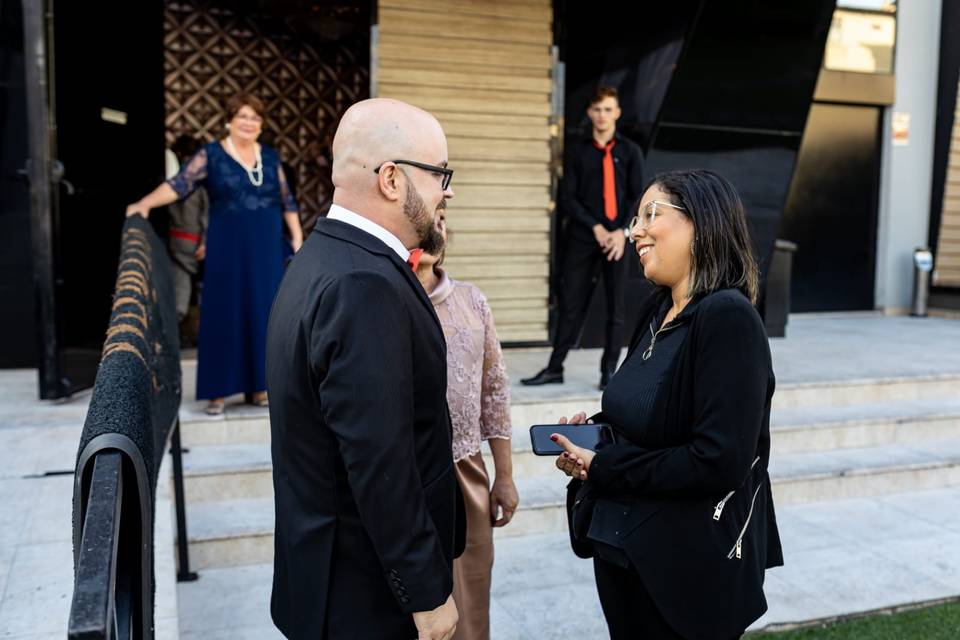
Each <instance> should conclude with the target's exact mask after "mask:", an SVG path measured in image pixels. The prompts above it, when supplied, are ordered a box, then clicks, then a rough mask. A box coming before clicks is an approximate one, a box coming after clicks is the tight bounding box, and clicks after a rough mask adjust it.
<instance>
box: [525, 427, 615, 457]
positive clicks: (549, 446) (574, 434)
mask: <svg viewBox="0 0 960 640" xmlns="http://www.w3.org/2000/svg"><path fill="white" fill-rule="evenodd" d="M554 433H559V434H560V435H562V436H565V437H566V438H567V439H569V440H570V442H572V443H573V444H575V445H577V446H578V447H583V448H584V449H590V450H591V451H599V450H600V449H602V448H604V447H605V446H607V445H609V444H613V429H611V428H610V425H608V424H535V425H533V426H532V427H530V442H531V443H532V444H533V452H534V453H535V454H536V455H538V456H558V455H560V454H561V453H563V447H561V446H560V445H558V444H557V443H556V442H554V441H553V440H551V439H550V436H551V435H553V434H554Z"/></svg>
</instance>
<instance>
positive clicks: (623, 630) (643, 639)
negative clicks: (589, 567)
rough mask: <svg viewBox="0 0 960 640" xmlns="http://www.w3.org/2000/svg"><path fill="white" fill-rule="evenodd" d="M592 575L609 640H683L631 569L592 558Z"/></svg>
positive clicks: (638, 575) (638, 576) (637, 575)
mask: <svg viewBox="0 0 960 640" xmlns="http://www.w3.org/2000/svg"><path fill="white" fill-rule="evenodd" d="M593 573H594V577H595V579H596V581H597V593H598V594H599V595H600V606H601V607H602V608H603V617H604V618H606V620H607V628H608V629H609V630H610V640H684V638H683V636H681V635H680V634H678V633H677V632H676V631H674V630H673V628H671V627H670V625H669V624H667V621H666V620H664V618H663V615H661V614H660V610H659V609H657V605H656V604H655V603H654V602H653V598H651V597H650V592H649V591H647V588H646V587H645V586H644V584H643V581H642V580H641V579H640V574H638V573H637V572H636V571H634V570H633V569H632V568H631V569H622V568H620V567H618V566H617V565H615V564H612V563H609V562H606V561H604V560H601V559H599V558H596V557H595V558H594V559H593ZM691 615H694V614H691ZM739 637H740V636H739V635H738V636H736V638H739ZM736 638H734V639H732V640H736Z"/></svg>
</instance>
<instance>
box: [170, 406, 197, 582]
mask: <svg viewBox="0 0 960 640" xmlns="http://www.w3.org/2000/svg"><path fill="white" fill-rule="evenodd" d="M170 455H171V456H173V499H174V502H175V504H176V507H177V582H193V581H194V580H196V579H197V578H198V577H199V576H197V573H196V572H195V571H190V549H189V542H188V540H187V507H186V504H185V501H184V497H183V451H182V448H181V446H180V418H177V422H176V424H175V425H174V426H173V435H172V436H171V438H170Z"/></svg>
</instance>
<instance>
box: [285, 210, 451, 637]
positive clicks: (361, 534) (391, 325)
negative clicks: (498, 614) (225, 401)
mask: <svg viewBox="0 0 960 640" xmlns="http://www.w3.org/2000/svg"><path fill="white" fill-rule="evenodd" d="M446 371H447V369H446V344H445V342H444V337H443V332H442V330H441V328H440V323H439V321H438V320H437V317H436V314H435V313H434V311H433V306H432V305H431V304H430V300H429V299H428V298H427V295H426V293H425V292H424V291H423V288H422V287H421V286H420V283H419V282H418V281H417V279H416V278H415V276H414V274H413V273H412V272H411V270H410V267H409V266H407V265H406V264H405V263H404V262H403V261H402V260H401V259H400V258H399V257H398V256H397V254H396V253H395V252H394V251H393V250H392V249H390V248H389V247H387V246H386V245H385V244H384V243H383V242H381V241H380V240H379V239H377V238H375V237H374V236H372V235H370V234H367V233H366V232H364V231H361V230H359V229H357V228H355V227H352V226H350V225H347V224H345V223H343V222H340V221H337V220H327V219H321V220H318V221H317V225H316V227H315V230H314V231H313V233H312V234H311V236H310V238H309V239H308V240H307V241H306V242H305V243H304V245H303V248H302V249H301V250H300V252H299V253H298V254H297V255H296V257H295V259H294V260H293V261H292V262H291V264H290V266H289V268H288V269H287V272H286V274H285V275H284V279H283V282H282V284H281V286H280V289H279V292H278V293H277V298H276V300H275V302H274V305H273V310H272V312H271V316H270V325H269V329H268V335H267V387H268V390H269V392H270V427H271V435H272V455H273V482H274V491H275V496H276V497H275V500H276V538H275V555H274V578H273V595H272V600H271V613H272V615H273V620H274V622H275V623H276V625H277V627H278V628H279V629H280V630H281V631H282V632H283V633H284V634H285V635H287V636H288V637H290V638H311V639H315V638H403V639H404V640H407V639H409V638H413V637H415V636H416V630H415V628H414V626H413V623H412V618H411V613H413V612H415V611H425V610H430V609H434V608H436V607H438V606H440V605H441V604H443V603H444V602H445V601H446V599H447V597H448V596H449V595H450V593H451V591H452V587H453V585H452V573H451V567H452V562H453V557H454V546H455V540H454V538H455V529H456V526H455V514H456V510H457V501H458V498H459V493H458V488H457V481H456V476H455V474H454V468H453V456H452V450H451V428H450V418H449V412H448V410H447V403H446V383H447V380H446Z"/></svg>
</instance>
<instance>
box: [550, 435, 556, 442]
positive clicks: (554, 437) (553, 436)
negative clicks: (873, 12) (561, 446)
mask: <svg viewBox="0 0 960 640" xmlns="http://www.w3.org/2000/svg"><path fill="white" fill-rule="evenodd" d="M550 439H551V440H553V441H554V442H556V441H557V434H553V435H551V436H550Z"/></svg>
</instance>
